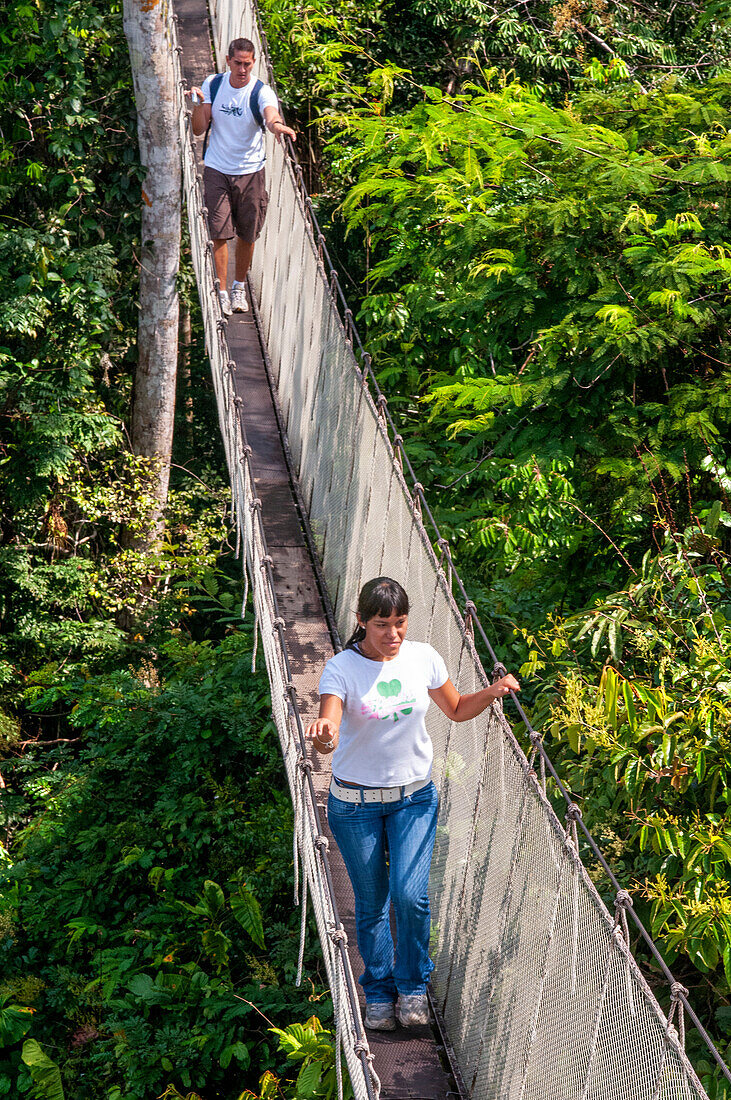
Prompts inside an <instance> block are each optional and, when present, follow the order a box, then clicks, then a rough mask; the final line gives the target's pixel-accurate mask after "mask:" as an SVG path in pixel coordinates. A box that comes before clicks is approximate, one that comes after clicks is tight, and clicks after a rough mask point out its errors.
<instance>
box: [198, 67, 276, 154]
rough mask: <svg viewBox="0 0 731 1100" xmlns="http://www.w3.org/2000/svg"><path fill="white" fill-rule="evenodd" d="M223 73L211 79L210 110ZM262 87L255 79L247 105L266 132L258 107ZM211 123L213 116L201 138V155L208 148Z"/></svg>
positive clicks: (258, 124) (262, 84)
mask: <svg viewBox="0 0 731 1100" xmlns="http://www.w3.org/2000/svg"><path fill="white" fill-rule="evenodd" d="M225 75H226V74H225V73H216V75H215V76H214V78H213V80H212V81H211V110H213V104H214V103H215V102H216V96H217V95H218V91H219V88H220V87H221V81H222V80H223V78H224V76H225ZM263 87H264V83H263V81H261V80H257V81H256V82H255V84H254V87H253V88H252V89H251V96H250V98H249V107H250V108H251V113H252V115H253V116H254V122H255V123H256V124H257V126H260V127H261V131H262V133H263V134H264V133H266V126H265V125H264V119H263V118H262V117H261V108H260V107H259V94H260V92H261V90H262V88H263ZM212 123H213V117H211V121H210V122H209V123H208V129H207V130H206V136H205V137H204V138H203V156H204V157H205V155H206V149H207V148H208V137H209V135H210V133H211V124H212Z"/></svg>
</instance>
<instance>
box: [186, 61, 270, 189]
mask: <svg viewBox="0 0 731 1100" xmlns="http://www.w3.org/2000/svg"><path fill="white" fill-rule="evenodd" d="M214 76H215V73H212V74H211V76H207V77H206V79H205V80H204V81H203V87H202V89H201V91H202V92H203V102H204V103H210V102H211V81H212V80H213V77H214ZM230 77H231V74H230V72H226V73H224V76H223V79H222V81H221V83H220V84H219V86H218V94H217V95H216V101H215V103H214V104H213V106H212V108H211V121H212V126H211V132H210V135H209V138H208V148H207V149H206V155H205V158H204V162H205V164H206V165H207V166H208V167H209V168H215V169H216V170H217V171H218V172H223V173H225V175H227V176H248V175H250V174H251V173H252V172H258V171H259V169H260V168H263V167H264V163H265V160H266V155H265V149H264V135H263V134H262V132H261V127H260V126H258V125H257V122H256V119H255V118H254V116H253V114H252V113H251V107H250V106H249V99H250V98H251V92H252V89H253V87H254V85H255V84H256V78H255V77H254V76H253V75H252V76H250V77H249V80H248V82H247V83H246V84H244V86H243V88H232V87H231V79H230ZM265 107H275V108H276V109H277V110H279V104H278V101H277V97H276V95H275V93H274V92H273V91H272V89H271V88H270V87H269V85H268V84H262V86H261V88H260V89H259V110H260V111H261V117H262V118H264V108H265Z"/></svg>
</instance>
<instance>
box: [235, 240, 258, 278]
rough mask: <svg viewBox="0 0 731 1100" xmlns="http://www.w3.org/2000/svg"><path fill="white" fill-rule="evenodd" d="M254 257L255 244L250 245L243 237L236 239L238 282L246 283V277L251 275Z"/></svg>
mask: <svg viewBox="0 0 731 1100" xmlns="http://www.w3.org/2000/svg"><path fill="white" fill-rule="evenodd" d="M253 255H254V242H253V241H252V242H251V243H249V242H248V241H245V240H244V239H243V238H242V237H237V238H236V261H235V262H236V282H237V283H244V282H246V276H247V275H248V274H249V268H250V267H251V260H252V257H253Z"/></svg>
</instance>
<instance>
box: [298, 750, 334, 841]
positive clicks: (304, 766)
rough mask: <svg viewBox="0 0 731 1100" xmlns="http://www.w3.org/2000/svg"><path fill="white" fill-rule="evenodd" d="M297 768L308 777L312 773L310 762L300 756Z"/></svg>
mask: <svg viewBox="0 0 731 1100" xmlns="http://www.w3.org/2000/svg"><path fill="white" fill-rule="evenodd" d="M297 767H298V768H299V770H300V771H301V772H302V774H303V775H309V774H310V772H311V771H312V761H311V760H307V759H306V757H304V756H300V758H299V760H298V761H297ZM325 839H327V838H325Z"/></svg>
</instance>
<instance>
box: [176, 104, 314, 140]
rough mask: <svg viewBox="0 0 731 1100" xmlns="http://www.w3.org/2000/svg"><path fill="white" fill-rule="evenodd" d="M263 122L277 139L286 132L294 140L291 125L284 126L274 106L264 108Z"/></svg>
mask: <svg viewBox="0 0 731 1100" xmlns="http://www.w3.org/2000/svg"><path fill="white" fill-rule="evenodd" d="M264 122H265V124H266V128H267V130H269V132H270V133H272V134H274V136H275V138H276V139H277V141H281V140H282V135H283V134H286V136H287V137H290V138H291V139H292V141H294V140H295V138H296V137H297V135H296V134H295V132H294V130H293V129H292V128H291V126H285V124H284V120H283V119H282V116H281V115H280V113H279V111H278V110H277V108H276V107H265V108H264ZM193 128H194V129H195V122H194V123H193ZM196 133H198V131H196Z"/></svg>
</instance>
